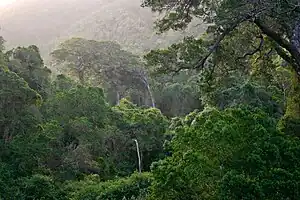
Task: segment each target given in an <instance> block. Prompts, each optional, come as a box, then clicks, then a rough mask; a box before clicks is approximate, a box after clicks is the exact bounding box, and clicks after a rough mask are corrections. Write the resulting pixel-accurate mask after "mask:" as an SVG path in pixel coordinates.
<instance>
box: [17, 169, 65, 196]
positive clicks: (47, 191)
mask: <svg viewBox="0 0 300 200" xmlns="http://www.w3.org/2000/svg"><path fill="white" fill-rule="evenodd" d="M19 181H20V183H21V185H20V187H21V191H20V194H19V195H18V196H17V198H18V199H20V200H30V199H40V200H46V199H47V200H48V199H49V200H66V199H67V198H66V193H65V192H63V191H62V188H61V187H60V186H59V185H57V183H55V182H54V180H53V179H52V178H51V177H47V176H44V175H39V174H35V175H33V176H32V177H29V178H27V177H26V178H23V179H21V180H19Z"/></svg>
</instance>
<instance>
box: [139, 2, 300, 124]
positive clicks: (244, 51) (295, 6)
mask: <svg viewBox="0 0 300 200" xmlns="http://www.w3.org/2000/svg"><path fill="white" fill-rule="evenodd" d="M143 6H145V7H151V8H152V10H153V11H157V12H160V13H164V14H165V15H164V17H163V18H162V19H160V20H158V21H157V23H156V26H157V28H158V29H159V30H160V31H162V32H164V31H167V30H169V29H175V30H178V29H184V28H186V27H187V25H188V24H189V23H190V22H191V21H192V20H193V19H195V18H200V19H202V20H204V22H207V23H211V24H213V25H211V26H210V27H209V28H208V30H207V32H208V33H209V34H208V35H207V37H206V38H200V39H196V40H195V42H197V41H203V39H204V40H205V41H208V42H206V43H204V44H203V45H200V47H202V48H200V50H201V51H200V50H198V51H196V52H198V54H199V55H197V56H193V57H192V59H191V58H188V59H187V58H186V57H184V56H183V54H181V53H179V54H174V53H173V54H172V55H173V57H175V58H176V59H173V60H172V62H173V63H174V62H176V63H177V64H176V65H175V69H172V70H173V71H180V70H184V69H195V70H202V71H203V70H207V69H208V68H209V67H211V66H213V71H216V68H218V67H220V68H223V70H222V69H220V68H219V69H217V70H219V72H222V73H220V75H221V77H222V76H224V74H226V73H230V72H231V71H232V69H233V67H235V68H237V66H238V67H240V68H241V67H243V66H246V68H245V70H244V73H241V75H242V76H243V75H244V74H245V72H247V75H249V73H250V72H251V70H249V69H251V68H253V65H255V64H257V62H258V61H268V63H267V62H261V63H262V64H264V66H266V65H268V68H269V69H271V70H272V71H273V72H275V71H276V69H277V67H278V65H273V66H272V63H271V62H269V61H272V60H273V61H274V60H276V59H278V58H280V59H281V60H282V61H285V63H287V64H288V66H290V67H291V68H292V72H293V74H294V75H293V84H292V86H291V89H290V90H289V94H288V96H289V98H287V109H286V110H287V111H288V112H286V114H285V119H284V120H287V121H294V120H295V119H296V120H299V119H300V109H299V108H300V97H299V94H300V90H299V85H300V45H299V44H300V4H299V1H297V0H286V1H273V0H265V1H260V0H254V1H248V0H241V1H236V0H223V1H218V0H195V1H189V0H180V1H176V0H170V1H159V0H153V1H152V0H145V1H144V3H143ZM183 44H186V42H185V43H183ZM236 47H238V48H236ZM190 49H191V48H190ZM194 49H195V48H194ZM177 52H178V51H177ZM184 55H186V53H184ZM220 55H223V56H220ZM225 55H227V56H225ZM165 60H166V59H165ZM237 61H238V62H237ZM178 63H179V64H178ZM181 63H184V64H181ZM245 63H246V65H245ZM159 64H160V63H159ZM281 64H284V62H281ZM281 64H280V65H281ZM160 66H163V65H161V64H160ZM169 66H174V65H169ZM225 71H227V72H225ZM222 74H223V75H222ZM270 74H271V75H272V76H274V73H273V74H272V73H270ZM293 123H294V122H293ZM297 127H298V125H296V126H293V127H292V129H294V130H297V129H296V128H297Z"/></svg>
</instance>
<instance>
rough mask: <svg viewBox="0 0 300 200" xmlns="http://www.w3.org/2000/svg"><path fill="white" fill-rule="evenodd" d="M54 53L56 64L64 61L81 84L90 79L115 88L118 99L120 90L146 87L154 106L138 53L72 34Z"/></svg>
mask: <svg viewBox="0 0 300 200" xmlns="http://www.w3.org/2000/svg"><path fill="white" fill-rule="evenodd" d="M51 55H52V57H53V59H54V61H55V62H56V64H63V65H65V66H66V67H64V69H67V70H68V71H69V73H70V74H71V75H73V76H74V77H76V78H78V79H79V81H80V83H81V84H87V83H89V82H90V83H92V85H96V86H99V85H101V86H102V87H104V86H106V88H109V89H110V90H113V91H114V93H115V96H116V97H115V101H116V102H117V103H118V102H119V100H120V99H121V97H120V96H121V94H123V96H124V94H125V93H126V91H127V90H128V89H129V88H131V89H136V90H139V91H146V92H147V93H148V94H147V97H148V98H150V100H151V106H152V107H154V106H155V103H154V99H153V96H152V93H151V90H150V86H149V82H148V79H147V75H146V73H145V71H144V70H143V69H142V67H141V66H142V63H141V61H140V59H139V57H138V56H136V55H134V54H132V53H130V52H128V51H125V50H123V49H122V47H121V46H120V45H119V44H117V43H115V42H112V41H103V42H99V41H94V40H86V39H83V38H72V39H70V40H67V41H65V42H63V43H62V44H61V45H60V46H59V48H58V49H57V50H55V51H53V52H52V53H51ZM125 95H126V94H125ZM144 98H145V97H144Z"/></svg>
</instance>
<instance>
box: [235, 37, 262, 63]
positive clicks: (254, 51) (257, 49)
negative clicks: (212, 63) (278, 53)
mask: <svg viewBox="0 0 300 200" xmlns="http://www.w3.org/2000/svg"><path fill="white" fill-rule="evenodd" d="M258 38H260V43H259V46H258V47H257V48H256V49H254V50H252V51H250V52H247V53H245V54H244V55H243V56H241V57H238V58H237V59H236V60H240V59H243V58H246V57H247V56H253V55H254V54H256V53H257V52H259V51H260V50H261V48H262V47H263V45H264V42H265V40H264V37H263V36H262V35H260V36H259V37H258Z"/></svg>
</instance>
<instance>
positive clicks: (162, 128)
mask: <svg viewBox="0 0 300 200" xmlns="http://www.w3.org/2000/svg"><path fill="white" fill-rule="evenodd" d="M140 4H141V5H140V7H141V9H150V10H151V11H152V12H153V13H155V14H157V15H159V16H161V17H159V18H157V20H156V21H155V22H154V23H153V24H152V25H153V26H154V29H155V31H156V32H157V34H158V35H159V34H164V33H167V32H169V31H173V32H176V33H178V34H179V35H177V36H176V39H174V40H172V42H170V40H168V38H165V39H164V40H163V39H161V41H160V42H162V43H165V44H168V45H167V46H166V47H159V48H154V46H155V47H158V46H157V45H154V44H153V46H152V47H153V48H151V49H148V50H147V49H143V50H142V51H140V50H137V51H134V50H131V49H130V48H128V47H125V46H123V45H122V44H121V42H118V41H116V40H105V39H102V40H96V39H92V38H87V37H70V38H67V39H65V40H64V41H62V42H61V43H60V44H59V45H57V46H56V47H55V48H53V49H52V50H51V51H50V53H49V55H44V53H43V52H41V50H40V47H39V46H38V45H37V44H35V43H33V44H31V45H27V46H23V45H22V44H20V45H19V46H16V47H14V48H7V45H6V40H5V37H0V86H1V87H0V200H202V199H203V200H256V199H257V200H298V199H300V140H299V138H300V2H299V1H298V0H282V1H278V0H251V1H250V0H143V1H142V2H140ZM61 20H63V19H61ZM195 23H196V24H197V23H199V25H202V24H204V25H205V28H206V30H205V31H204V32H201V31H200V29H197V28H195V29H193V31H194V32H195V31H199V32H198V33H197V34H193V35H180V34H182V32H181V31H184V30H189V31H191V30H190V28H191V24H193V25H194V24H195ZM204 25H203V26H202V27H204ZM109 31H113V30H111V29H109ZM180 36H182V39H179V38H180ZM123 37H125V38H124V41H126V43H127V44H129V43H130V42H132V41H133V40H134V37H130V40H126V39H127V38H126V34H125V35H123ZM128 37H129V36H128ZM157 37H159V36H157ZM152 39H153V38H152ZM154 40H155V39H154ZM142 41H143V39H141V40H140V41H137V43H136V44H133V45H132V46H133V47H132V48H135V47H134V46H136V45H138V44H139V43H140V42H142ZM10 42H11V41H10ZM148 42H149V41H148ZM11 43H13V42H11ZM37 43H40V41H37ZM129 46H130V45H129ZM45 52H47V51H46V50H45ZM137 52H139V53H137ZM44 57H47V60H49V61H47V62H46V61H45V59H44Z"/></svg>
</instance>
